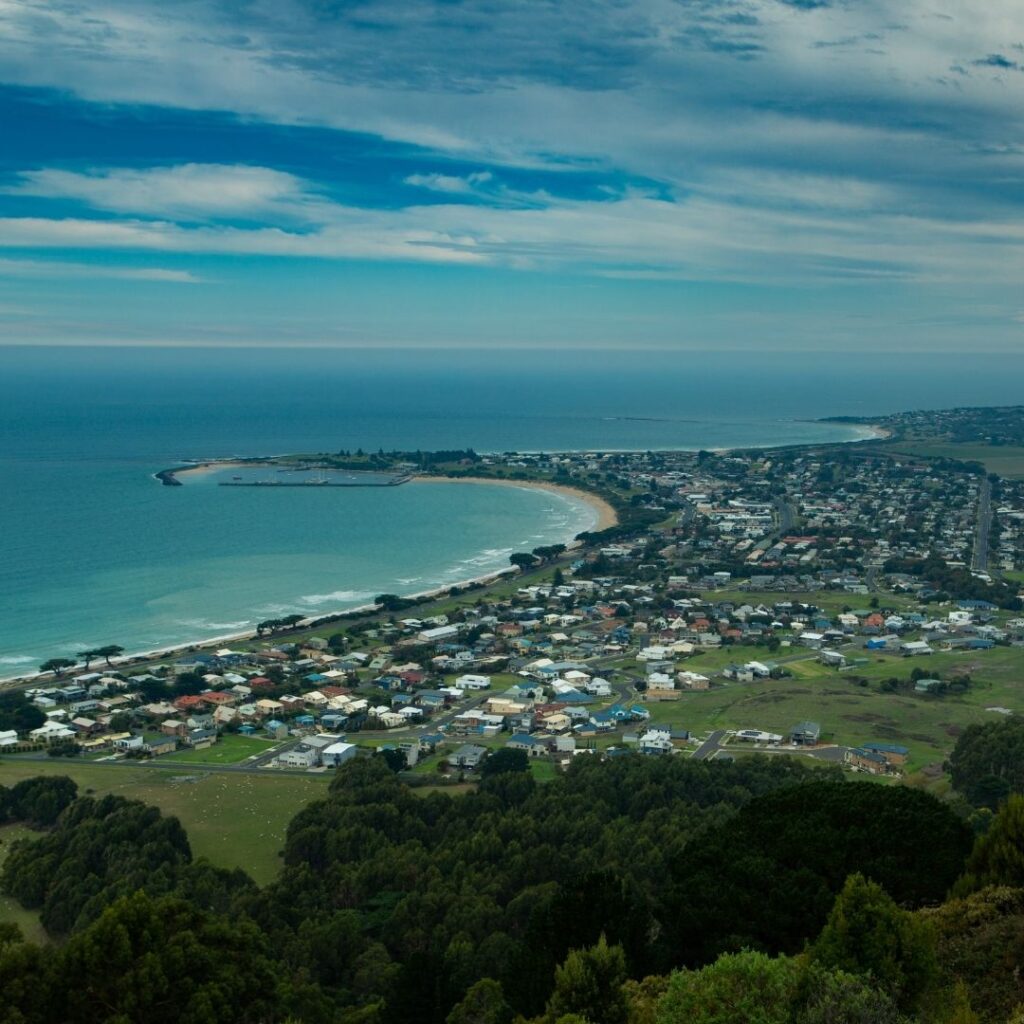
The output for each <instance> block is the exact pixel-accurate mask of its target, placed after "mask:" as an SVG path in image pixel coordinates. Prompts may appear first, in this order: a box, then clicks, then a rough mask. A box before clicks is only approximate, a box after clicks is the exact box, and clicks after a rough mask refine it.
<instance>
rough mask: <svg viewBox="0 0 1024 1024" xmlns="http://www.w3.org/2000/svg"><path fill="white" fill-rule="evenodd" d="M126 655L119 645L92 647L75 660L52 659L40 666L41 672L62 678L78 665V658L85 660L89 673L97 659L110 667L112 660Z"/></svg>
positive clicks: (79, 653) (80, 652)
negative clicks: (100, 659)
mask: <svg viewBox="0 0 1024 1024" xmlns="http://www.w3.org/2000/svg"><path fill="white" fill-rule="evenodd" d="M120 654H124V648H123V647H121V646H119V645H118V644H105V645H104V646H103V647H90V648H89V649H88V650H85V651H79V652H78V654H77V655H76V656H75V657H74V658H50V659H48V660H47V661H44V662H43V663H42V665H40V666H39V671H40V672H52V673H53V674H54V676H55V677H60V676H62V675H64V673H65V672H66V671H67V670H68V669H69V668H74V667H75V665H77V664H78V660H77V659H78V658H81V659H83V661H84V662H85V670H86V671H87V672H88V671H89V666H90V665H91V664H92V662H93V660H94V659H96V658H102V659H103V660H104V661H105V662H106V663H107V665H110V659H111V658H116V657H117V656H118V655H120Z"/></svg>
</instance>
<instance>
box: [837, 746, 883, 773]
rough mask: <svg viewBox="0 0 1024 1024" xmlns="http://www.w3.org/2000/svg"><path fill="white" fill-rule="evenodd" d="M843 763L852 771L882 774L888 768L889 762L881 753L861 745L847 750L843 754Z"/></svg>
mask: <svg viewBox="0 0 1024 1024" xmlns="http://www.w3.org/2000/svg"><path fill="white" fill-rule="evenodd" d="M843 763H844V764H847V765H849V766H850V767H851V768H852V769H853V770H854V771H858V772H868V773H869V774H871V775H884V774H885V773H886V772H887V771H888V770H889V762H888V761H886V759H885V758H884V757H883V756H882V755H881V754H876V753H875V752H874V751H872V750H866V749H864V748H863V747H855V748H852V749H850V750H847V751H846V753H845V754H844V755H843Z"/></svg>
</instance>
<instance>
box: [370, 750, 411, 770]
mask: <svg viewBox="0 0 1024 1024" xmlns="http://www.w3.org/2000/svg"><path fill="white" fill-rule="evenodd" d="M377 756H378V757H380V758H381V759H382V760H383V761H384V763H385V764H386V765H387V766H388V768H390V769H391V771H393V772H401V771H405V769H406V768H407V767H408V758H407V757H406V756H405V752H404V751H401V750H394V749H392V748H390V747H382V748H381V749H380V750H378V751H377Z"/></svg>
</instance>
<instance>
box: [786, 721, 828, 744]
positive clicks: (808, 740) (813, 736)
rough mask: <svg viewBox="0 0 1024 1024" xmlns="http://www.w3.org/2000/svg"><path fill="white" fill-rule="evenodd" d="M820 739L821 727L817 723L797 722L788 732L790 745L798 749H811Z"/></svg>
mask: <svg viewBox="0 0 1024 1024" xmlns="http://www.w3.org/2000/svg"><path fill="white" fill-rule="evenodd" d="M820 738H821V726H820V725H819V724H818V723H817V722H798V723H797V724H796V725H794V726H793V728H792V729H791V730H790V732H789V741H790V743H795V744H796V745H797V746H798V747H813V746H814V745H815V744H816V743H817V742H818V740H819V739H820Z"/></svg>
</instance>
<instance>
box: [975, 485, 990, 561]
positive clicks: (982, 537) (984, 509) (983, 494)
mask: <svg viewBox="0 0 1024 1024" xmlns="http://www.w3.org/2000/svg"><path fill="white" fill-rule="evenodd" d="M991 528H992V484H991V482H990V481H989V478H988V477H987V476H986V477H984V478H983V479H982V481H981V487H980V488H979V490H978V531H977V533H976V534H975V537H974V561H973V563H972V566H973V568H975V569H979V570H981V571H985V570H987V569H988V547H989V531H990V530H991Z"/></svg>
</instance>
